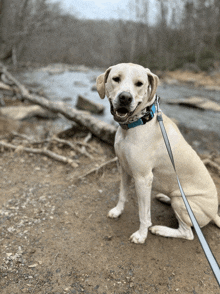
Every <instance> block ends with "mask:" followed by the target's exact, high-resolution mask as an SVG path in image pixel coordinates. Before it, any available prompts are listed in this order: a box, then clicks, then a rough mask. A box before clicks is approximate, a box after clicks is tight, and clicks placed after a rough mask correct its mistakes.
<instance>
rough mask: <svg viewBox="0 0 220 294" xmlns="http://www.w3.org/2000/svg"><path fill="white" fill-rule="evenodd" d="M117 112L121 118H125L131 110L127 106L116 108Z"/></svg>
mask: <svg viewBox="0 0 220 294" xmlns="http://www.w3.org/2000/svg"><path fill="white" fill-rule="evenodd" d="M115 113H116V115H117V116H119V117H120V118H125V117H127V116H128V114H129V110H128V109H127V108H126V107H120V108H118V109H117V110H115Z"/></svg>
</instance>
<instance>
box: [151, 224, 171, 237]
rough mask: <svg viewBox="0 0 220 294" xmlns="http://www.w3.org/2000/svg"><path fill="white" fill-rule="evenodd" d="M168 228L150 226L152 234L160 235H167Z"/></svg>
mask: <svg viewBox="0 0 220 294" xmlns="http://www.w3.org/2000/svg"><path fill="white" fill-rule="evenodd" d="M166 229H168V228H166V227H164V226H153V227H150V228H149V230H150V232H151V233H152V234H154V235H159V236H164V237H165V236H166V237H167V233H168V232H167V230H166Z"/></svg>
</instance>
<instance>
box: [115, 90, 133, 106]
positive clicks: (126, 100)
mask: <svg viewBox="0 0 220 294" xmlns="http://www.w3.org/2000/svg"><path fill="white" fill-rule="evenodd" d="M118 98H119V102H120V104H121V105H128V104H130V103H131V101H132V98H133V97H132V95H131V94H130V93H129V92H122V93H121V94H120V95H119V96H118Z"/></svg>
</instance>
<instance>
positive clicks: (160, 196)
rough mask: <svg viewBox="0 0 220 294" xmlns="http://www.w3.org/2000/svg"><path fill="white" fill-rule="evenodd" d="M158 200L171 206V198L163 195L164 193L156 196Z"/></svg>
mask: <svg viewBox="0 0 220 294" xmlns="http://www.w3.org/2000/svg"><path fill="white" fill-rule="evenodd" d="M155 198H156V199H157V200H159V201H160V202H163V203H166V204H168V205H170V204H171V200H170V197H168V196H167V195H165V194H163V193H159V194H157V195H156V197H155Z"/></svg>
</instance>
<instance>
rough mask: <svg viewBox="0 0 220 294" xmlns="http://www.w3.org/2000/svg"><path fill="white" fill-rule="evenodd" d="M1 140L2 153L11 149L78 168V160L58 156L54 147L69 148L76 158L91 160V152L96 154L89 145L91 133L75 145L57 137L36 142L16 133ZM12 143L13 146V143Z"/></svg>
mask: <svg viewBox="0 0 220 294" xmlns="http://www.w3.org/2000/svg"><path fill="white" fill-rule="evenodd" d="M1 139H2V140H1V141H0V148H1V151H2V152H3V151H4V150H5V149H9V150H14V151H15V152H27V153H32V154H40V155H43V156H47V157H49V158H52V159H54V160H56V161H60V162H63V163H67V164H70V165H71V166H72V167H77V166H78V161H77V160H73V159H72V158H70V157H66V156H63V155H60V154H57V153H55V152H53V151H51V150H50V149H51V148H52V147H54V146H56V147H58V148H59V147H60V148H62V147H63V146H68V147H69V148H70V149H71V150H72V155H73V156H75V155H76V154H77V153H78V154H80V155H84V156H86V157H89V158H90V159H93V156H92V155H91V154H90V152H96V150H95V148H94V147H93V146H91V145H90V144H89V143H88V141H89V140H90V139H91V134H90V133H89V134H88V135H87V136H86V138H85V139H84V140H83V142H81V141H76V142H74V143H73V142H70V141H68V140H64V139H60V138H58V137H57V136H52V137H51V138H47V139H44V140H36V139H32V138H31V137H28V136H26V135H24V134H19V133H16V132H12V133H11V134H10V135H8V136H5V137H3V138H1ZM6 139H8V141H9V142H6ZM12 141H13V144H12V143H11V142H12ZM36 147H38V148H36ZM87 149H88V150H90V152H89V151H87Z"/></svg>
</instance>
